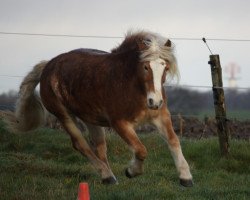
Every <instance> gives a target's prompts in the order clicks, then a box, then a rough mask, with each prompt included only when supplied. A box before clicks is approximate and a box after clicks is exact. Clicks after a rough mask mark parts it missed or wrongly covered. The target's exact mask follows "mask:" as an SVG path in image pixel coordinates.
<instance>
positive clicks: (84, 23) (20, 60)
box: [0, 0, 250, 93]
mask: <svg viewBox="0 0 250 200" xmlns="http://www.w3.org/2000/svg"><path fill="white" fill-rule="evenodd" d="M249 8H250V1H249V0H174V1H173V0H121V1H120V0H106V1H105V0H99V1H97V0H43V1H41V0H39V1H38V0H1V1H0V32H21V33H22V32H24V33H45V34H66V35H90V36H115V37H116V36H118V37H119V36H124V34H125V33H126V32H127V30H128V29H131V28H132V29H145V30H150V31H153V32H157V33H160V34H161V35H163V36H165V37H169V38H200V39H201V38H202V37H206V38H222V39H231V38H233V39H250V12H249ZM121 41H122V38H109V39H105V38H81V37H80V38H73V37H48V36H47V37H42V36H21V35H5V34H0V93H1V92H7V91H8V90H10V89H13V90H17V89H18V87H19V84H20V82H21V80H22V76H24V75H26V73H27V72H28V71H29V70H31V68H32V66H33V65H34V64H36V63H37V62H39V61H41V60H49V59H51V58H53V57H55V56H57V55H58V54H60V53H63V52H66V51H70V50H72V49H76V48H97V49H101V50H106V51H109V50H110V49H112V48H113V47H115V46H117V45H118V44H119V43H120V42H121ZM172 41H173V43H174V44H175V46H176V56H177V60H178V63H179V69H180V73H181V80H180V83H179V84H181V85H182V84H186V85H198V86H211V75H210V68H209V65H208V64H207V62H208V59H209V55H210V53H209V51H208V49H207V47H206V46H205V45H204V43H203V42H202V40H199V41H193V40H176V39H173V40H172ZM208 44H209V46H210V48H211V50H212V52H213V53H214V54H220V58H221V65H222V67H223V68H225V67H226V66H227V65H229V64H230V63H232V62H234V63H236V64H237V65H238V66H240V68H241V69H240V72H239V73H238V74H236V76H237V77H238V78H239V79H238V80H237V85H238V86H239V87H250V80H249V79H250V75H249V74H250V66H249V65H250V56H249V55H250V42H247V41H245V42H226V41H208ZM223 72H224V77H225V79H224V85H225V86H227V85H228V81H227V79H226V77H228V76H229V74H226V72H225V71H224V69H223ZM10 76H12V77H10ZM13 76H14V77H13ZM15 76H18V77H15ZM19 76H21V77H19Z"/></svg>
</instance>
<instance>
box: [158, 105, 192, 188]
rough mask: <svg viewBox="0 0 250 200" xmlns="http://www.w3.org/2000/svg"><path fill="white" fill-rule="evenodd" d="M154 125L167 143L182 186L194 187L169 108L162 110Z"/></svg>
mask: <svg viewBox="0 0 250 200" xmlns="http://www.w3.org/2000/svg"><path fill="white" fill-rule="evenodd" d="M153 123H154V124H155V125H156V127H157V128H158V130H159V132H160V134H161V135H162V136H163V138H164V139H165V140H166V141H167V144H168V147H169V149H170V151H171V154H172V156H173V159H174V162H175V166H176V168H177V171H178V172H179V178H180V184H181V185H183V186H185V187H191V186H193V181H192V175H191V173H190V169H189V165H188V163H187V161H186V159H185V158H184V156H183V154H182V150H181V145H180V141H179V139H178V137H177V135H176V134H175V132H174V129H173V126H172V121H171V116H170V113H169V111H168V110H167V108H162V109H161V110H160V115H159V116H158V117H157V118H155V119H154V120H153Z"/></svg>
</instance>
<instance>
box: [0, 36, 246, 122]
mask: <svg viewBox="0 0 250 200" xmlns="http://www.w3.org/2000/svg"><path fill="white" fill-rule="evenodd" d="M0 35H13V36H35V37H64V38H65V37H66V38H98V39H122V38H124V36H110V35H75V34H48V33H28V32H7V31H0ZM169 39H172V40H185V41H202V40H203V41H204V38H189V37H171V38H169ZM206 40H207V41H221V42H250V39H245V38H243V39H242V38H241V39H237V38H206ZM0 77H7V78H24V76H21V75H8V74H0ZM164 86H165V87H167V88H184V89H190V88H192V89H196V88H198V89H211V90H212V89H225V90H234V91H237V90H247V91H250V87H235V88H231V87H225V86H223V87H213V86H207V85H187V84H166V85H164ZM10 107H11V108H12V109H14V108H15V105H14V104H13V105H7V104H0V108H2V109H5V108H10ZM172 116H173V117H180V115H179V114H178V115H172ZM181 116H182V117H187V118H200V115H195V114H185V113H184V114H181ZM249 119H250V116H249Z"/></svg>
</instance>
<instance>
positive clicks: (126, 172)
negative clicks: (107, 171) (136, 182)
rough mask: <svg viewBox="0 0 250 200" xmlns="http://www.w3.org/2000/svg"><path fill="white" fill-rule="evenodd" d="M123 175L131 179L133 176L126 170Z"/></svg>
mask: <svg viewBox="0 0 250 200" xmlns="http://www.w3.org/2000/svg"><path fill="white" fill-rule="evenodd" d="M125 174H126V176H127V177H128V178H133V176H132V175H131V174H130V173H129V171H128V168H127V169H126V170H125Z"/></svg>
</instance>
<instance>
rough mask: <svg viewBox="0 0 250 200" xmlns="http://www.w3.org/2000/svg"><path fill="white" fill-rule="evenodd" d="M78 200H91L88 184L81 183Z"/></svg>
mask: <svg viewBox="0 0 250 200" xmlns="http://www.w3.org/2000/svg"><path fill="white" fill-rule="evenodd" d="M77 200H90V196H89V185H88V183H80V184H79V189H78V198H77Z"/></svg>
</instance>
